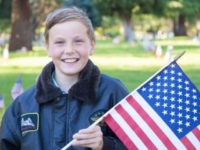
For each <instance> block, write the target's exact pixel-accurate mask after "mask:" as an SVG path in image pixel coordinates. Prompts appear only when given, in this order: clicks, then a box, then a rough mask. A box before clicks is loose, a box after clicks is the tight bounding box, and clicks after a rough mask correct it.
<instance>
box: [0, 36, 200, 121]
mask: <svg viewBox="0 0 200 150" xmlns="http://www.w3.org/2000/svg"><path fill="white" fill-rule="evenodd" d="M138 43H139V42H138ZM138 43H135V45H134V46H133V45H130V44H127V43H125V42H121V43H120V44H118V45H114V44H112V41H111V40H101V41H97V45H96V49H95V52H94V54H93V56H91V59H92V61H93V62H94V63H95V64H96V65H97V66H99V68H100V70H101V72H102V73H104V74H108V75H110V76H112V77H115V78H118V79H120V80H121V81H122V82H123V83H124V84H125V86H126V87H127V88H128V89H129V91H132V90H134V89H135V88H137V87H138V86H139V85H140V84H142V83H143V82H144V81H145V80H147V79H148V78H149V77H150V76H151V75H153V74H154V73H155V72H157V71H158V70H159V69H160V68H161V67H163V66H164V65H165V64H166V63H165V61H164V55H165V52H166V49H167V47H168V46H169V45H172V46H173V47H174V50H173V55H172V57H175V56H176V55H177V54H179V53H180V52H182V51H185V52H186V53H185V54H184V55H183V56H182V57H181V58H180V59H179V60H178V61H177V62H178V64H179V65H180V66H181V68H182V69H183V71H185V73H186V74H187V75H188V77H189V78H190V79H191V80H192V82H193V83H194V84H195V85H196V86H197V88H198V89H200V80H199V78H200V75H199V74H200V60H199V58H200V46H199V45H200V44H198V43H195V42H194V41H192V39H191V38H188V37H179V38H172V39H167V40H158V41H157V42H156V45H161V46H162V50H163V51H162V52H163V56H162V57H159V58H157V57H155V55H153V54H152V53H151V52H150V51H148V50H144V48H143V46H142V44H138ZM140 43H141V42H140ZM49 61H50V58H48V57H47V54H46V51H45V50H44V48H43V47H36V46H35V47H34V49H33V51H31V52H12V53H10V58H9V59H7V60H5V59H3V58H2V57H0V68H1V69H0V70H1V71H0V85H1V86H0V94H1V95H3V97H4V100H5V108H4V109H0V122H1V118H2V115H3V113H4V112H5V109H6V108H7V107H8V106H9V105H10V104H11V103H12V99H11V96H10V91H11V88H12V86H13V84H14V83H15V81H16V79H17V77H18V75H21V77H22V84H23V87H24V89H25V90H26V89H28V88H30V87H31V86H32V85H33V84H34V83H35V81H36V78H37V76H38V74H39V73H40V72H41V69H42V67H43V66H44V65H45V64H47V63H48V62H49Z"/></svg>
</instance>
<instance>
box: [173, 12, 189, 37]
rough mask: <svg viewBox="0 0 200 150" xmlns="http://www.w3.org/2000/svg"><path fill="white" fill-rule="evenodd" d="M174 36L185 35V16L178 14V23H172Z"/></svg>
mask: <svg viewBox="0 0 200 150" xmlns="http://www.w3.org/2000/svg"><path fill="white" fill-rule="evenodd" d="M174 34H175V36H185V35H187V29H186V26H185V15H183V14H180V15H179V17H178V22H176V21H174Z"/></svg>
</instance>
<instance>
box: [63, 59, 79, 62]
mask: <svg viewBox="0 0 200 150" xmlns="http://www.w3.org/2000/svg"><path fill="white" fill-rule="evenodd" d="M76 60H77V59H75V58H71V59H65V60H64V61H65V62H68V63H70V62H75V61H76Z"/></svg>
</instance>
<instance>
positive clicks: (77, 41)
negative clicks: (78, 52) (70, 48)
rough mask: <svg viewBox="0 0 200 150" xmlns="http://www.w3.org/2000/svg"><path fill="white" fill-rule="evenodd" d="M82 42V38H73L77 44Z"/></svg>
mask: <svg viewBox="0 0 200 150" xmlns="http://www.w3.org/2000/svg"><path fill="white" fill-rule="evenodd" d="M82 42H83V40H80V39H78V40H75V43H77V44H81V43H82Z"/></svg>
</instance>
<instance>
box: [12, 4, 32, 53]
mask: <svg viewBox="0 0 200 150" xmlns="http://www.w3.org/2000/svg"><path fill="white" fill-rule="evenodd" d="M11 24H12V29H11V37H10V43H9V50H10V51H16V50H19V49H22V48H23V49H26V50H32V37H33V36H32V20H31V9H30V5H29V1H28V0H12V16H11Z"/></svg>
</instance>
